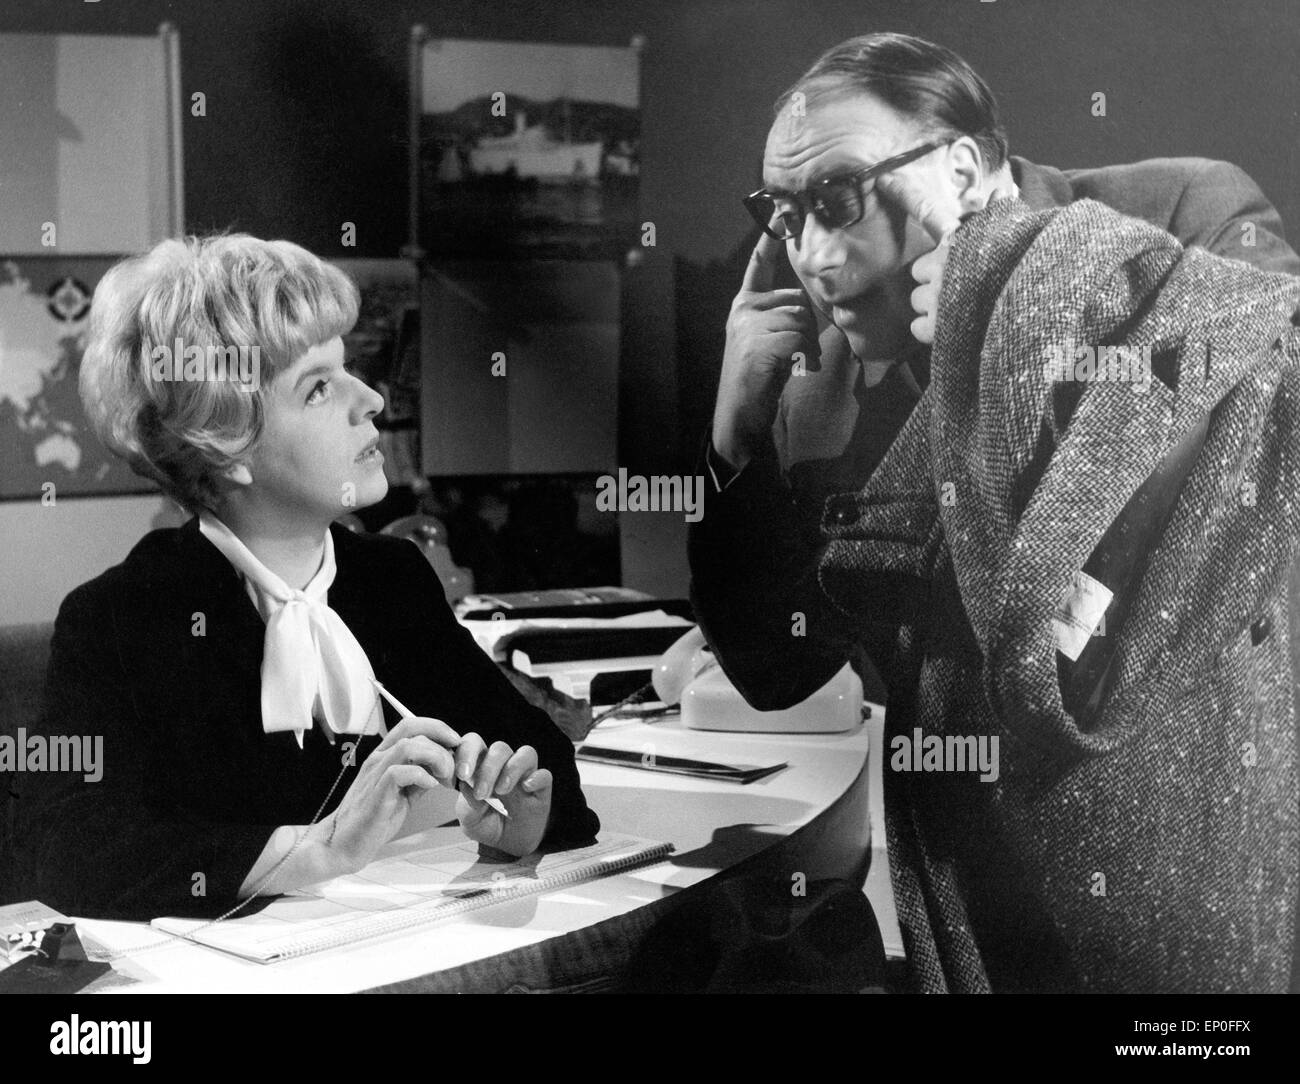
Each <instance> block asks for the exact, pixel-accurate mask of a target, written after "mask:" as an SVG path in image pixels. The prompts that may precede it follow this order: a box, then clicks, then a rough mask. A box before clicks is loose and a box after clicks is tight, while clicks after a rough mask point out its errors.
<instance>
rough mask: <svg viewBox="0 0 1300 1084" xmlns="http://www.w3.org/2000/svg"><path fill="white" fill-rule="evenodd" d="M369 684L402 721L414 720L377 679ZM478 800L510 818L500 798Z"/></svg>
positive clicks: (470, 792)
mask: <svg viewBox="0 0 1300 1084" xmlns="http://www.w3.org/2000/svg"><path fill="white" fill-rule="evenodd" d="M370 682H371V684H372V685H374V687H375V688H376V689H377V690H378V691H379V695H380V696H382V697H383V698H384V699H385V700H387V701H388V702H389V703H390V704H391V705H392V706H393V709H394V710H395V711H396V712H397V714H398V715H400V716H401V717H402V718H403V719H414V718H415V712H413V711H412V710H411V709H410V708H408V707H407V706H406V705H405V704H403V703H402V702H401V701H400V700H398V699H397V697H395V696H394V695H393V694H392V693H390V692H389V691H388V690H387V689H385V688H384V686H383V685H382V684H381V683H380V681H379V679H378V678H373V677H372V678H371V679H370ZM460 786H461V788H462V789H463V790H464V791H465V792H466V793H465V796H466V797H467V798H474V792H473V790H471V789H470V785H469V783H467V782H466V781H465V780H464V779H462V780H460ZM480 800H481V801H483V802H484V803H485V804H487V805H489V806H491V807H492V808H493V809H495V810H496V811H497V812H498V813H500V814H501V816H503V817H509V816H510V813H509V812H508V811H507V809H506V807H505V805H504V804H503V803H502V801H501V799H500V798H493V797H492V796H491V795H488V797H486V798H483V799H478V798H474V801H476V802H477V801H480Z"/></svg>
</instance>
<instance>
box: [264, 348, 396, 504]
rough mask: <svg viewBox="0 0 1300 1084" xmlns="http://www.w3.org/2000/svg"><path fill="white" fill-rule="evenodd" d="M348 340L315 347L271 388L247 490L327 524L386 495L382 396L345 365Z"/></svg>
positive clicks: (286, 370) (276, 380)
mask: <svg viewBox="0 0 1300 1084" xmlns="http://www.w3.org/2000/svg"><path fill="white" fill-rule="evenodd" d="M343 358H344V351H343V340H342V339H341V338H334V339H330V340H329V341H328V342H325V343H322V344H321V345H319V346H314V347H312V348H311V349H310V350H308V351H307V353H306V354H304V355H303V356H302V357H300V358H298V360H297V361H295V362H294V363H293V364H292V365H291V366H289V367H288V368H287V369H285V370H284V371H283V372H281V373H280V374H278V375H277V376H276V378H275V379H274V380H273V381H271V383H270V384H269V385H268V386H267V387H265V388H264V389H263V393H264V394H263V400H262V401H263V406H264V407H265V425H264V427H263V430H262V436H261V438H260V439H259V440H258V441H257V443H256V444H255V445H254V447H253V448H252V450H251V451H250V452H249V453H248V455H247V457H246V460H245V462H246V463H247V465H248V470H249V474H250V475H251V476H252V480H251V482H250V483H249V486H248V490H247V491H246V497H247V498H248V499H251V500H255V501H257V503H259V504H263V505H266V506H270V507H274V508H276V509H278V510H280V511H282V512H283V514H284V515H286V516H288V517H290V518H294V519H310V520H318V521H322V522H325V523H329V522H330V521H332V520H334V519H336V518H338V517H339V516H341V515H343V514H344V513H346V512H349V511H353V510H355V509H357V508H365V507H367V506H368V505H372V504H374V503H376V502H377V501H380V500H382V499H383V498H384V495H385V494H386V493H387V492H388V481H387V479H386V478H385V477H384V471H383V463H384V457H383V454H382V453H381V452H380V451H379V447H378V445H379V433H378V431H377V430H376V429H375V427H374V425H373V424H372V423H371V419H372V418H374V416H375V415H376V414H378V413H379V411H381V410H382V409H383V407H384V400H383V397H382V396H381V395H379V394H378V393H377V392H375V391H373V390H371V388H369V387H368V386H367V385H366V384H365V383H364V382H363V381H361V380H359V379H357V378H356V377H354V376H352V375H351V374H350V373H348V372H347V371H346V370H345V369H344V367H343Z"/></svg>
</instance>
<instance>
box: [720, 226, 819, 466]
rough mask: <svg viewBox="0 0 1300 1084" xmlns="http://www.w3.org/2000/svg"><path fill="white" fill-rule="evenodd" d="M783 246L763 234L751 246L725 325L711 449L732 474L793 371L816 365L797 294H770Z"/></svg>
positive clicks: (760, 434)
mask: <svg viewBox="0 0 1300 1084" xmlns="http://www.w3.org/2000/svg"><path fill="white" fill-rule="evenodd" d="M782 245H783V242H781V241H778V240H776V238H774V237H770V236H768V235H767V234H766V233H764V234H763V235H762V236H760V237H759V239H758V244H757V245H755V246H754V254H753V255H752V256H751V257H750V260H749V266H748V267H747V268H746V269H745V278H744V280H743V282H742V283H741V287H740V292H739V293H738V294H737V295H736V299H735V301H733V302H732V304H731V315H730V317H729V318H728V319H727V345H726V352H725V353H724V354H723V358H722V377H721V379H720V381H719V384H718V400H717V405H716V406H715V408H714V411H713V447H714V449H715V450H716V451H717V453H718V454H719V455H720V456H721V457H722V458H723V459H724V460H726V461H727V463H729V464H730V465H731V466H733V467H734V468H736V469H737V470H739V469H740V468H741V467H743V466H744V465H745V464H746V463H748V462H749V460H750V459H752V458H753V456H754V454H755V451H756V449H757V448H758V446H759V445H760V444H761V442H762V441H763V440H764V439H766V437H767V434H768V432H769V431H770V430H771V427H772V422H773V420H774V419H775V418H776V410H777V403H778V401H779V399H780V397H781V389H782V388H784V387H785V382H786V381H787V380H788V379H789V377H790V374H791V372H792V371H793V369H794V367H795V366H796V365H798V364H800V363H802V364H803V365H804V367H805V368H811V369H815V368H816V366H817V358H818V347H817V338H818V332H819V330H820V328H819V321H818V318H817V314H816V313H815V311H814V309H813V306H812V303H811V302H810V301H809V299H808V295H807V294H806V293H804V291H803V290H800V289H783V290H777V289H773V284H774V282H775V280H776V269H777V261H778V260H779V259H780V255H781V248H782Z"/></svg>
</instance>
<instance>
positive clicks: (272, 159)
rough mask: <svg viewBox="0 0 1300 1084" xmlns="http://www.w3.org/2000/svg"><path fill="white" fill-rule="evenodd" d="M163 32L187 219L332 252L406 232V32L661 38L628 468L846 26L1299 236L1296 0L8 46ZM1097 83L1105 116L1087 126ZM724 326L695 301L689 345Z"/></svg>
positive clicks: (685, 389) (1018, 119)
mask: <svg viewBox="0 0 1300 1084" xmlns="http://www.w3.org/2000/svg"><path fill="white" fill-rule="evenodd" d="M164 19H167V20H171V21H172V22H174V23H176V24H177V25H178V26H179V28H180V32H181V40H182V45H181V50H182V72H183V85H184V89H185V92H186V95H187V96H188V94H190V93H192V92H193V91H196V90H201V91H203V92H204V93H205V94H206V95H207V116H206V117H205V118H193V117H190V116H189V115H188V112H187V115H186V120H185V167H186V185H185V190H186V209H187V219H188V227H189V228H190V229H191V230H205V229H210V228H226V227H233V228H238V229H243V230H248V231H250V232H252V233H254V234H258V235H262V236H279V237H287V238H289V239H291V240H294V241H297V242H299V243H301V244H304V245H306V246H308V247H310V248H312V249H313V250H315V251H317V252H319V253H320V254H322V255H326V256H329V255H360V256H395V255H397V253H398V250H399V248H400V246H401V245H402V243H403V241H404V239H405V208H406V173H405V162H406V145H405V138H406V124H405V111H406V55H407V54H406V50H407V38H408V32H409V28H410V27H411V26H412V24H414V23H417V22H418V23H423V24H425V25H426V26H427V27H428V28H429V30H430V32H431V34H433V35H434V36H446V37H468V38H499V39H508V40H522V41H527V40H536V41H551V42H573V43H590V44H623V43H626V42H628V41H629V40H630V39H631V38H632V36H633V34H635V33H642V34H644V35H645V36H646V38H647V39H648V48H647V50H646V52H645V54H644V69H643V82H642V86H643V109H644V117H643V137H644V144H643V161H644V167H643V170H644V172H643V186H642V206H643V218H644V219H646V220H650V221H653V222H654V223H655V224H656V230H657V242H658V247H657V248H656V249H654V250H651V251H649V252H647V254H646V255H647V259H646V261H645V263H644V264H643V265H642V266H641V267H639V268H637V269H635V270H633V271H629V272H628V276H627V284H626V290H625V301H624V320H625V345H624V353H623V360H622V370H621V374H620V381H621V396H622V403H623V405H622V407H621V410H620V419H619V421H620V462H621V463H623V464H624V465H627V466H628V467H629V468H630V469H632V470H638V469H639V470H663V469H666V468H668V467H670V466H674V465H680V462H681V459H682V455H683V449H684V448H689V447H690V446H692V445H693V443H694V441H695V439H696V436H697V434H696V433H695V432H694V431H693V430H694V429H695V428H696V427H697V424H698V421H699V419H700V418H701V417H707V411H708V404H707V403H701V402H700V400H701V399H702V398H704V399H707V397H708V389H709V388H710V387H711V385H712V382H713V380H714V379H715V376H714V373H713V372H712V371H708V372H698V371H694V370H692V371H690V372H686V373H681V374H679V373H678V368H677V363H676V357H677V349H676V345H677V335H678V328H677V320H676V315H675V312H676V291H675V289H674V280H675V277H676V278H680V277H681V276H680V274H678V275H676V276H675V274H674V272H675V265H676V264H677V263H678V262H679V261H684V262H685V264H684V265H685V266H697V265H701V264H705V263H707V262H708V261H711V260H726V258H727V257H728V256H729V255H730V254H732V253H733V252H734V251H735V250H736V249H737V246H738V245H740V243H741V242H742V241H743V239H744V237H745V235H746V233H747V228H746V218H745V216H744V212H743V210H742V209H741V207H740V205H739V202H738V199H737V197H738V195H739V194H741V193H743V192H745V191H748V190H749V189H750V188H751V187H753V185H754V184H755V180H756V177H757V174H758V169H759V161H760V155H761V150H762V144H763V138H764V136H765V134H766V129H767V125H768V123H769V120H770V116H771V110H770V103H771V101H772V99H773V98H774V97H775V96H776V94H777V93H778V92H779V91H780V90H781V89H783V88H784V87H785V86H786V85H787V84H788V83H789V82H791V81H792V80H793V79H794V78H795V77H796V76H797V75H798V74H799V72H800V71H801V70H802V69H803V68H804V67H806V66H807V64H808V63H809V62H810V61H811V60H812V59H813V58H814V57H815V56H816V55H817V53H818V52H820V51H821V50H822V49H824V48H825V47H827V46H829V45H831V44H833V43H835V42H837V41H839V40H841V39H842V38H845V37H848V36H851V35H853V34H856V33H862V32H865V31H868V30H873V29H897V30H904V31H909V32H912V33H917V34H920V35H922V36H926V37H930V38H933V39H935V40H938V41H941V42H943V43H945V44H947V45H949V46H951V47H953V48H954V49H956V50H957V51H958V52H959V53H961V54H963V55H964V56H965V57H966V58H967V59H968V60H970V61H971V63H972V64H973V65H974V66H975V67H976V68H977V70H979V71H980V72H981V73H983V74H984V76H985V77H986V78H987V79H988V80H989V81H990V83H991V84H992V86H993V88H994V90H995V91H996V92H997V94H998V96H999V99H1000V101H1001V103H1002V106H1003V110H1004V113H1005V120H1006V124H1007V127H1008V129H1009V131H1010V133H1011V142H1012V150H1013V152H1015V153H1020V154H1023V155H1025V156H1026V157H1029V158H1033V159H1036V160H1039V161H1044V162H1048V163H1051V164H1053V165H1058V166H1062V167H1069V166H1083V165H1097V164H1104V163H1108V162H1119V161H1129V160H1132V159H1135V158H1141V157H1149V156H1156V155H1184V154H1196V155H1205V156H1210V157H1218V158H1226V159H1229V160H1231V161H1234V162H1236V163H1237V164H1239V165H1241V166H1242V167H1244V168H1245V169H1246V170H1247V171H1248V172H1249V173H1251V174H1252V175H1253V176H1254V177H1255V179H1256V180H1257V181H1258V182H1259V183H1260V185H1261V186H1262V187H1263V189H1264V191H1265V192H1266V193H1267V194H1268V195H1269V196H1270V197H1271V198H1272V200H1273V201H1274V203H1276V204H1277V206H1278V207H1279V209H1280V210H1281V212H1282V215H1283V218H1284V220H1285V221H1286V222H1287V223H1288V225H1290V226H1291V229H1292V232H1293V233H1295V232H1296V231H1300V191H1298V190H1297V176H1298V175H1300V171H1298V170H1297V164H1298V163H1297V153H1298V152H1297V148H1298V147H1300V138H1298V137H1300V117H1298V115H1297V104H1300V64H1298V63H1297V60H1296V58H1297V56H1300V12H1298V11H1297V9H1296V6H1295V3H1294V0H1250V2H1244V3H1225V2H1223V0H1143V2H1141V3H1133V2H1123V0H993V2H980V0H930V2H923V3H904V2H875V3H872V2H867V0H824V2H819V3H817V4H815V5H813V4H810V3H808V2H807V0H627V2H610V0H556V2H551V3H523V2H515V0H497V2H494V3H483V2H482V0H437V2H436V3H435V2H431V0H365V2H362V0H354V2H350V3H349V2H347V0H256V2H253V0H178V2H169V0H100V2H98V3H85V2H83V0H3V2H2V3H0V32H23V31H26V32H45V33H56V32H57V33H96V34H97V33H135V34H149V33H153V32H154V31H155V29H156V27H157V25H158V23H159V22H161V21H163V20H164ZM1095 91H1103V92H1105V94H1106V96H1107V116H1106V117H1105V118H1097V117H1093V116H1091V114H1090V106H1091V95H1092V94H1093V93H1094V92H1095ZM0 213H3V192H2V191H0ZM344 221H350V222H355V223H356V225H357V242H358V243H357V247H356V248H355V249H347V250H344V249H342V248H341V247H340V224H341V223H342V222H344ZM712 311H714V310H713V309H706V310H705V311H703V312H700V311H699V307H698V306H696V308H695V309H694V310H692V317H691V321H694V322H691V321H688V322H687V323H686V325H684V326H685V332H684V333H685V334H687V335H692V334H696V331H695V330H693V329H694V328H697V327H699V326H701V325H700V321H704V322H706V323H707V321H709V320H710V319H714V317H711V316H710V313H711V312H712ZM724 316H725V309H724V310H723V312H722V313H720V314H718V316H717V317H716V319H719V320H720V319H721V318H722V317H724ZM699 364H700V363H699V362H698V361H692V365H693V366H698V365H699ZM679 377H680V379H679ZM679 385H680V388H681V389H682V390H681V393H680V394H679ZM683 395H684V396H685V397H686V398H685V401H684V400H683V398H682V396H683ZM683 418H686V419H688V422H687V423H683V421H682V419H683Z"/></svg>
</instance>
